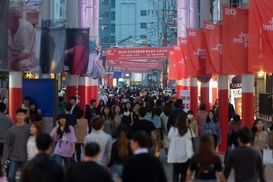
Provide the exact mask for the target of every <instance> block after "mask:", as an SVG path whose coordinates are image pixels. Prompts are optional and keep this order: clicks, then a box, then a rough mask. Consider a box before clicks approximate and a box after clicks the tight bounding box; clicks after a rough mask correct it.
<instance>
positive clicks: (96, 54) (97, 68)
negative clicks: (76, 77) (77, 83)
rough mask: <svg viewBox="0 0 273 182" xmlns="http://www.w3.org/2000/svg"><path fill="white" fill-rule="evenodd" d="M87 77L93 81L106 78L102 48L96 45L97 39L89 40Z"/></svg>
mask: <svg viewBox="0 0 273 182" xmlns="http://www.w3.org/2000/svg"><path fill="white" fill-rule="evenodd" d="M86 76H88V77H91V78H93V79H99V78H105V68H104V67H103V66H102V46H100V45H97V44H96V37H91V38H89V61H88V68H87V73H86Z"/></svg>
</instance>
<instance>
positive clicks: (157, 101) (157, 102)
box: [155, 99, 162, 109]
mask: <svg viewBox="0 0 273 182" xmlns="http://www.w3.org/2000/svg"><path fill="white" fill-rule="evenodd" d="M155 106H156V108H159V109H160V108H162V100H160V99H157V100H156V102H155Z"/></svg>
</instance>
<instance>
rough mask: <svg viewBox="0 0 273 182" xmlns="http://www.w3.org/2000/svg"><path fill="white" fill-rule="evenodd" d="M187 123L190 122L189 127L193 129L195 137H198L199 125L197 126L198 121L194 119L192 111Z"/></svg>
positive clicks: (188, 113) (189, 112) (189, 113)
mask: <svg viewBox="0 0 273 182" xmlns="http://www.w3.org/2000/svg"><path fill="white" fill-rule="evenodd" d="M187 121H188V125H189V127H190V128H191V129H192V131H193V132H194V134H195V136H198V125H197V121H196V120H195V118H194V113H193V111H192V110H189V111H188V112H187Z"/></svg>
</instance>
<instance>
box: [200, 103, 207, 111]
mask: <svg viewBox="0 0 273 182" xmlns="http://www.w3.org/2000/svg"><path fill="white" fill-rule="evenodd" d="M199 109H200V110H201V111H205V110H206V109H207V107H206V104H200V105H199Z"/></svg>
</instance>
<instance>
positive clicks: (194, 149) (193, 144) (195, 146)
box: [188, 128, 200, 152]
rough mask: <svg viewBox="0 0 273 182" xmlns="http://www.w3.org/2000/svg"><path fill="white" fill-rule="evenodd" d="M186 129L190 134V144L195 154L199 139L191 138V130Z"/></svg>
mask: <svg viewBox="0 0 273 182" xmlns="http://www.w3.org/2000/svg"><path fill="white" fill-rule="evenodd" d="M188 129H189V130H190V132H191V142H192V147H193V151H194V152H195V151H196V150H197V147H198V144H199V139H200V138H199V137H193V134H192V130H191V128H188Z"/></svg>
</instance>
